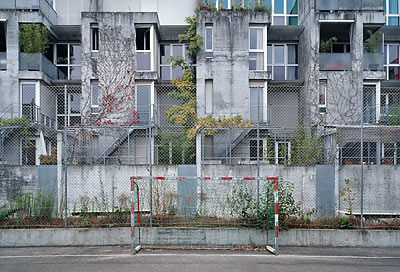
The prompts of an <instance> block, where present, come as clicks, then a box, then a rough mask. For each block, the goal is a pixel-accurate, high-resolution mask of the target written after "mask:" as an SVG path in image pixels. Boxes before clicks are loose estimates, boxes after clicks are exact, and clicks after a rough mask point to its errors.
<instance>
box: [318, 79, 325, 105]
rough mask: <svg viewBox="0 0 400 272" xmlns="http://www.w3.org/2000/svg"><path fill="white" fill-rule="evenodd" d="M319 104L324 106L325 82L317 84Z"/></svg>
mask: <svg viewBox="0 0 400 272" xmlns="http://www.w3.org/2000/svg"><path fill="white" fill-rule="evenodd" d="M319 104H321V105H325V104H326V82H320V83H319Z"/></svg>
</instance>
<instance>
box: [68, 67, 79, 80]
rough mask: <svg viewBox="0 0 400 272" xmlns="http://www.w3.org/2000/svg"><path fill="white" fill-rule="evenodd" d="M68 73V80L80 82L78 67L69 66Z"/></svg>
mask: <svg viewBox="0 0 400 272" xmlns="http://www.w3.org/2000/svg"><path fill="white" fill-rule="evenodd" d="M69 72H70V79H72V80H81V76H82V72H81V67H80V66H71V67H70V69H69Z"/></svg>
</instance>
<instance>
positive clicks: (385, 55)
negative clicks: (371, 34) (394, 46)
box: [384, 44, 388, 64]
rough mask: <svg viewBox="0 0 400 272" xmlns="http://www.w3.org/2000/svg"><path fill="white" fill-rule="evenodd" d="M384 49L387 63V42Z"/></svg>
mask: <svg viewBox="0 0 400 272" xmlns="http://www.w3.org/2000/svg"><path fill="white" fill-rule="evenodd" d="M384 50H385V52H384V56H385V64H387V57H388V55H387V52H388V51H387V46H386V44H385V46H384Z"/></svg>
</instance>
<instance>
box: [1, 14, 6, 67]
mask: <svg viewBox="0 0 400 272" xmlns="http://www.w3.org/2000/svg"><path fill="white" fill-rule="evenodd" d="M0 23H3V24H4V47H5V50H4V51H0V53H4V55H5V63H4V65H1V64H0V70H3V71H5V70H7V19H0ZM0 61H1V60H0ZM2 67H3V68H2Z"/></svg>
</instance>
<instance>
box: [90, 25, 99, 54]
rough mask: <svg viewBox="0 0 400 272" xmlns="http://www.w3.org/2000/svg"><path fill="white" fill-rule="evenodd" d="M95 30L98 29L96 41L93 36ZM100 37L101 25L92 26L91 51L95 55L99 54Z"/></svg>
mask: <svg viewBox="0 0 400 272" xmlns="http://www.w3.org/2000/svg"><path fill="white" fill-rule="evenodd" d="M95 29H97V36H96V38H95V39H94V38H93V36H94V35H93V31H94V30H95ZM99 35H100V33H99V24H98V23H92V24H90V51H91V52H93V53H98V52H99V40H100V37H99ZM93 40H94V41H93ZM93 42H95V46H93ZM93 47H96V48H97V49H96V48H93Z"/></svg>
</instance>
